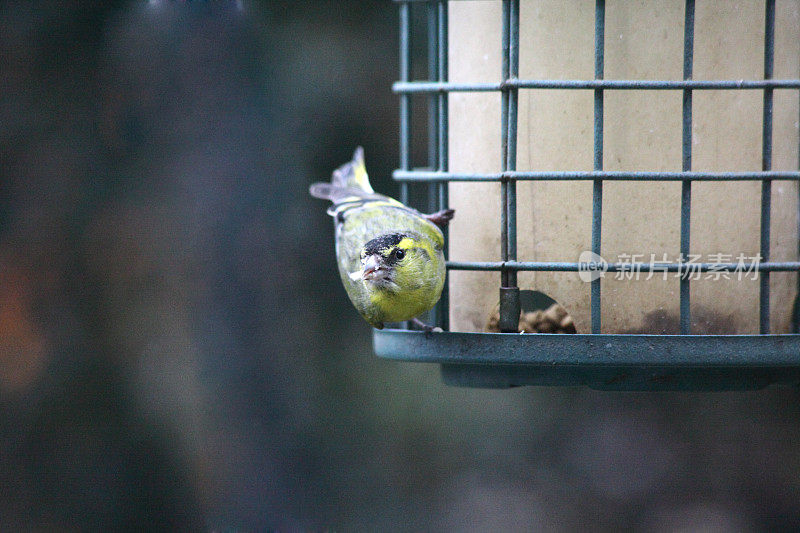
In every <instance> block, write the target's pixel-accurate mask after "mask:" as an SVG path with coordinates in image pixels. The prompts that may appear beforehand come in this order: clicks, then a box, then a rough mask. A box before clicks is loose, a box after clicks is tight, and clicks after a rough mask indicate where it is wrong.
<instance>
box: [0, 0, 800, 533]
mask: <svg viewBox="0 0 800 533" xmlns="http://www.w3.org/2000/svg"><path fill="white" fill-rule="evenodd" d="M397 16H398V15H397V9H396V6H395V5H394V4H393V3H392V2H390V1H389V0H380V1H370V2H361V1H356V0H349V1H343V0H339V1H315V2H289V1H281V2H279V1H275V2H255V1H251V0H240V1H238V2H237V1H217V2H213V1H210V0H209V1H205V2H203V1H195V2H188V1H187V2H178V1H175V2H170V1H166V0H165V1H149V2H148V1H144V0H142V1H119V0H117V1H106V2H90V1H85V0H50V1H37V2H23V1H11V2H3V3H2V4H0V65H1V67H0V84H1V85H0V87H2V89H1V90H2V93H1V96H2V97H1V98H0V428H1V429H0V529H2V530H18V529H26V530H29V529H40V530H52V529H90V530H98V529H104V530H107V529H146V530H151V529H191V530H222V531H255V530H265V529H278V530H282V531H296V530H327V529H332V530H338V531H359V530H396V531H399V530H425V529H429V530H446V531H447V530H451V531H458V530H476V531H490V530H505V531H517V530H525V531H531V530H534V531H535V530H565V531H570V530H576V529H580V528H584V527H587V526H590V527H591V528H592V529H595V530H614V529H618V528H626V529H639V530H647V531H654V530H663V531H673V530H681V529H683V530H691V531H695V530H698V529H702V528H705V529H704V530H707V531H748V530H752V531H760V530H769V531H781V530H784V531H788V530H798V529H800V453H798V452H799V451H800V448H799V447H800V416H799V415H800V408H798V399H799V398H798V394H797V392H796V391H795V390H791V389H769V390H766V391H760V392H748V393H712V394H701V393H693V394H689V393H682V394H678V393H661V394H655V393H654V394H648V393H638V394H636V393H628V394H624V393H603V392H594V391H591V390H587V389H584V388H566V389H565V388H548V389H543V388H536V389H534V388H521V389H513V390H505V391H491V390H472V389H458V388H450V387H447V386H444V385H443V384H442V383H441V382H440V379H439V374H438V370H437V368H436V367H433V366H427V365H418V364H401V363H394V362H389V361H384V360H380V359H378V358H376V357H375V356H374V355H373V354H372V353H371V331H370V329H369V327H368V326H367V325H366V324H365V323H364V322H363V321H362V320H361V319H360V318H359V317H358V316H357V315H356V313H355V311H354V310H353V309H352V307H351V306H350V304H349V302H348V301H347V299H346V296H345V294H344V291H343V289H342V288H341V286H340V283H339V281H338V278H337V275H336V272H335V263H334V256H333V238H332V225H331V222H330V220H329V218H328V217H327V216H326V215H325V205H324V204H323V203H322V202H320V201H317V200H314V199H312V198H310V197H309V196H308V194H307V188H308V185H309V184H310V183H311V182H312V181H318V180H320V179H323V180H327V179H328V176H329V175H330V172H331V170H332V169H333V168H335V167H336V166H337V165H339V164H341V163H343V162H345V161H347V160H348V159H349V158H350V155H351V153H352V150H353V148H354V147H355V146H356V145H357V144H362V145H363V146H364V147H365V149H366V154H367V164H368V168H369V170H370V174H371V175H372V177H373V182H374V184H375V188H376V189H378V190H381V191H385V192H388V193H390V194H396V192H397V186H396V184H394V183H392V182H391V180H390V179H389V175H390V173H391V170H392V169H393V168H395V167H396V166H397V162H398V155H397V145H398V142H397V116H398V99H397V97H396V96H395V95H393V94H392V93H391V83H392V81H394V80H395V79H396V76H397V70H398V66H397V63H398V58H397V48H398V46H397ZM422 47H424V43H420V44H418V46H417V47H416V48H415V50H416V55H417V56H419V57H418V58H417V59H419V61H417V63H418V64H424V58H423V57H422ZM421 107H423V106H421ZM417 120H418V121H421V122H420V124H424V117H421V118H418V119H417ZM422 127H423V126H422V125H421V126H420V128H422ZM420 128H418V131H422V129H420ZM424 143H425V140H424V139H419V140H418V142H417V145H415V151H414V153H415V158H416V159H417V160H419V161H418V163H419V164H421V163H422V162H424V157H425V154H424V148H425V146H424Z"/></svg>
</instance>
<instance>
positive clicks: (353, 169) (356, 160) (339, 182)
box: [331, 146, 375, 194]
mask: <svg viewBox="0 0 800 533" xmlns="http://www.w3.org/2000/svg"><path fill="white" fill-rule="evenodd" d="M331 184H332V185H333V186H334V187H337V188H345V189H360V190H362V191H364V192H365V193H367V194H372V193H374V192H375V191H373V190H372V186H371V185H370V184H369V176H368V175H367V167H366V166H364V149H363V148H361V147H360V146H359V147H357V148H356V151H355V152H353V160H352V161H350V162H348V163H345V164H344V165H342V166H340V167H339V168H337V169H336V170H334V171H333V177H332V178H331Z"/></svg>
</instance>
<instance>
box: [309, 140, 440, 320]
mask: <svg viewBox="0 0 800 533" xmlns="http://www.w3.org/2000/svg"><path fill="white" fill-rule="evenodd" d="M309 192H310V193H311V196H314V197H316V198H322V199H325V200H330V201H331V202H333V205H332V206H331V207H329V208H328V214H329V215H331V216H332V217H333V218H334V224H335V228H336V259H337V263H338V265H339V276H340V277H341V278H342V283H343V284H344V288H345V290H346V291H347V295H348V296H349V297H350V300H351V301H352V302H353V305H354V306H355V308H356V309H357V310H358V312H359V313H361V316H363V317H364V319H365V320H366V321H367V322H369V323H370V325H372V326H373V327H375V328H378V329H382V328H383V325H384V323H385V322H401V321H403V320H413V321H414V323H416V324H417V325H419V326H421V327H422V328H423V329H425V330H428V331H430V330H432V329H433V328H432V327H431V326H428V325H426V324H424V323H423V322H421V321H420V320H418V319H417V318H416V317H417V316H419V315H420V314H422V313H424V312H425V311H428V310H429V309H431V308H432V307H433V306H434V305H435V304H436V302H438V301H439V297H440V296H441V294H442V287H444V279H445V260H444V254H443V252H442V250H443V247H444V236H443V235H442V231H441V230H440V229H439V228H440V227H444V226H445V225H447V223H448V222H449V221H450V219H451V218H453V214H454V213H455V211H453V210H452V209H446V210H444V211H439V212H438V213H434V214H431V215H424V214H422V213H420V212H419V211H417V210H415V209H412V208H410V207H408V206H405V205H403V204H402V203H400V202H398V201H397V200H395V199H393V198H389V197H388V196H384V195H382V194H378V193H376V192H375V191H373V190H372V186H371V185H370V184H369V177H368V176H367V170H366V167H365V166H364V150H363V149H362V148H361V147H360V146H359V147H358V148H356V151H355V153H354V154H353V160H352V161H350V162H349V163H346V164H344V165H342V166H341V167H339V168H337V169H336V170H335V171H334V172H333V177H332V178H331V182H330V183H315V184H313V185H311V187H310V188H309Z"/></svg>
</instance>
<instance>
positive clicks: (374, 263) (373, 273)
mask: <svg viewBox="0 0 800 533" xmlns="http://www.w3.org/2000/svg"><path fill="white" fill-rule="evenodd" d="M384 271H385V269H384V268H383V264H382V261H381V259H380V257H378V256H377V255H370V256H368V257H367V258H366V259H365V260H364V268H363V270H362V271H361V279H363V280H368V279H372V280H374V279H377V278H378V277H380V274H381V273H382V272H384Z"/></svg>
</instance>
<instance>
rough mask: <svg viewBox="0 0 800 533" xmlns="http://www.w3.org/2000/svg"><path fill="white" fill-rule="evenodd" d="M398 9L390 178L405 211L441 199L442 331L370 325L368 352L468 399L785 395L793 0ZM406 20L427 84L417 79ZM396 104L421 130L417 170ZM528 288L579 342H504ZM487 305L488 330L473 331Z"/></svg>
mask: <svg viewBox="0 0 800 533" xmlns="http://www.w3.org/2000/svg"><path fill="white" fill-rule="evenodd" d="M398 4H399V9H400V81H398V82H397V83H395V84H394V87H393V88H394V91H395V92H396V93H398V94H399V96H400V168H399V169H398V170H396V171H395V172H394V178H395V179H396V180H397V181H399V182H400V187H401V200H403V201H404V202H405V201H408V198H409V187H418V186H419V184H427V187H428V191H429V197H430V200H429V203H430V205H429V206H425V207H426V208H427V207H431V208H435V209H445V208H448V207H454V208H456V210H457V213H456V219H455V221H454V225H453V227H452V228H451V229H450V236H449V237H450V238H449V243H450V255H449V256H448V258H452V257H453V256H455V259H456V260H452V261H448V264H447V267H448V275H449V291H448V290H447V288H446V290H445V293H444V294H443V297H442V300H441V301H440V302H439V304H438V305H437V307H436V308H435V309H434V311H433V313H432V319H433V320H434V321H435V322H436V324H437V325H439V326H440V327H442V328H443V329H444V330H445V331H444V332H442V333H424V332H418V331H409V330H401V329H385V330H381V331H375V332H374V346H375V351H376V353H377V354H378V355H379V356H381V357H385V358H389V359H397V360H403V361H414V362H427V363H437V364H440V365H441V370H442V376H443V379H444V381H445V382H446V383H448V384H452V385H460V386H473V387H510V386H517V385H588V386H590V387H592V388H597V389H606V390H739V389H757V388H761V387H765V386H768V385H772V384H778V383H783V384H798V383H800V335H798V334H797V332H798V322H799V319H798V312H797V309H796V308H797V303H796V299H797V298H796V295H797V293H798V290H797V286H798V283H800V261H799V260H798V255H799V254H800V252H798V241H799V240H800V239H799V238H798V237H799V235H800V230H798V227H797V224H798V220H800V211H798V210H799V209H800V201H798V181H800V172H798V171H797V170H794V169H796V168H797V166H798V162H800V156H799V155H798V154H799V152H798V151H799V150H800V137H799V136H798V122H797V121H798V113H799V112H800V111H798V107H800V104H798V97H800V79H798V78H799V77H800V73H798V72H797V68H798V64H797V61H796V57H797V56H798V53H799V52H800V50H798V45H797V39H796V35H797V32H798V31H800V28H798V16H797V15H798V13H797V11H798V10H800V6H798V5H797V4H796V3H792V4H781V5H780V6H779V8H780V10H779V11H777V15H776V3H775V0H764V1H761V0H758V1H750V2H737V3H727V2H726V3H715V2H708V3H701V4H699V5H698V7H697V9H696V8H695V1H694V0H685V2H684V3H683V5H681V4H679V3H670V4H669V5H667V4H664V3H662V2H653V3H652V4H651V5H650V6H647V5H644V6H643V5H642V4H640V3H637V4H636V5H632V4H631V3H625V2H615V3H611V2H609V3H608V9H607V6H606V2H605V0H595V2H594V6H593V7H594V9H591V3H587V2H577V1H576V2H567V3H561V2H544V1H540V0H530V1H526V2H522V4H523V5H522V11H521V6H520V0H497V1H487V2H471V1H469V0H462V1H451V2H447V1H442V0H427V1H425V0H419V1H415V0H399V2H398ZM584 4H586V5H584ZM673 4H674V5H673ZM412 10H413V13H414V14H417V15H420V14H422V15H423V16H422V17H417V18H414V17H412ZM420 10H424V11H420ZM636 10H639V12H637V11H636ZM521 15H522V16H521ZM419 18H422V19H424V21H425V22H426V23H427V31H426V32H425V34H426V38H425V39H426V41H427V44H428V74H429V78H428V79H426V80H412V68H411V67H412V65H411V56H412V46H411V40H412V34H414V33H415V32H414V31H412V30H413V29H414V27H415V24H414V23H413V21H414V20H417V19H419ZM762 21H763V24H762ZM592 25H593V27H594V31H593V36H592V32H591V30H589V29H590V28H591V27H592ZM696 28H697V31H696ZM776 28H777V31H776ZM521 31H522V34H521ZM498 33H499V35H497V34H498ZM587 35H588V37H587ZM776 35H777V37H776ZM592 37H593V38H592ZM784 37H786V38H784ZM582 43H583V44H582ZM695 43H697V46H695ZM776 43H777V44H776ZM584 44H585V45H586V46H584ZM726 47H727V48H726ZM521 60H522V61H523V69H521V68H520V61H521ZM449 66H452V68H449ZM695 66H697V68H695ZM582 69H583V70H582ZM670 69H672V70H670ZM737 69H739V70H737ZM748 69H749V70H748ZM521 70H522V72H523V75H520V71H521ZM592 71H593V72H592ZM584 72H586V73H587V74H586V75H582V74H583V73H584ZM743 72H744V73H745V74H749V77H746V76H743V75H742V73H743ZM776 72H777V75H776ZM576 73H577V74H576ZM787 73H788V76H787ZM612 74H613V76H610V75H612ZM696 75H697V76H698V78H699V79H695V76H696ZM607 76H609V77H607ZM782 76H785V77H782ZM487 77H488V78H487ZM451 78H455V79H456V80H457V81H450V80H451ZM412 100H414V102H415V104H416V102H418V101H419V102H424V103H425V104H426V105H425V106H419V107H418V106H417V105H415V106H414V109H415V110H418V109H422V110H425V109H426V108H427V115H428V119H429V120H428V132H427V135H428V162H427V166H426V167H422V168H420V167H415V166H414V165H413V164H412V158H411V146H412V135H414V132H413V131H412V120H411V113H412ZM493 120H494V121H496V124H495V123H494V122H493ZM637 128H638V129H637ZM775 133H777V135H776V134H775ZM748 157H749V158H750V159H748ZM751 159H755V160H756V162H755V163H753V161H751ZM773 164H774V165H775V166H776V167H777V168H782V169H787V168H789V167H791V169H789V170H773ZM759 165H760V170H754V168H758V166H759ZM518 166H520V167H522V169H518ZM582 166H585V167H586V169H585V170H580V168H581V167H582ZM453 168H456V169H458V170H451V169H453ZM418 207H423V206H418ZM726 210H727V211H726ZM751 211H752V212H751ZM726 243H727V244H729V245H730V246H732V247H733V249H728V250H724V249H719V248H720V247H721V246H722V245H725V244H726ZM495 246H496V247H495ZM625 246H629V248H625ZM464 257H475V258H476V259H477V260H464V259H463V258H464ZM612 278H613V279H612ZM498 289H499V290H498ZM533 290H535V291H539V292H540V293H546V294H547V295H548V296H550V297H552V298H554V299H555V300H556V301H558V303H559V304H562V305H564V307H565V308H566V309H567V311H569V312H570V314H571V315H572V317H573V318H574V323H575V325H576V326H577V331H578V333H576V334H565V333H522V334H521V333H519V324H520V312H521V311H522V312H526V311H532V309H531V308H530V303H526V302H527V300H528V299H529V297H530V294H531V292H530V291H533ZM493 306H497V315H498V316H497V317H496V323H497V324H498V326H499V330H500V331H501V332H498V333H488V332H486V331H485V327H483V324H482V323H481V320H482V318H481V317H487V318H488V316H489V314H491V311H492V308H493ZM476 317H477V318H476ZM451 326H452V327H451ZM451 330H458V331H451Z"/></svg>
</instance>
